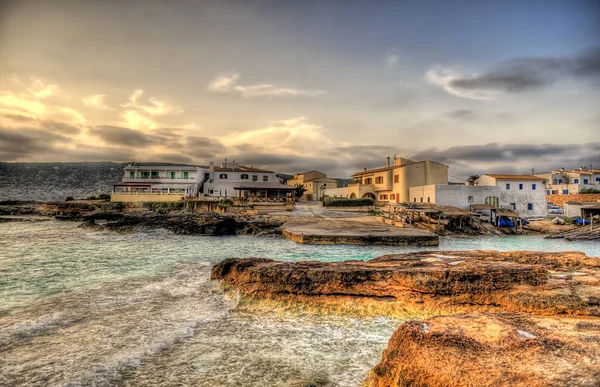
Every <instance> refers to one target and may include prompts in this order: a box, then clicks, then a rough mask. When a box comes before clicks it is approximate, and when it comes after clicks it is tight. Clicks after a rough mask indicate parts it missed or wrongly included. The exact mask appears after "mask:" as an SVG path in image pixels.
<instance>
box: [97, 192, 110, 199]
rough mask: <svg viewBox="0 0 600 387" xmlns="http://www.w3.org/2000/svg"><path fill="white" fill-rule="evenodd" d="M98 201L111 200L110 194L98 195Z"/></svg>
mask: <svg viewBox="0 0 600 387" xmlns="http://www.w3.org/2000/svg"><path fill="white" fill-rule="evenodd" d="M98 199H100V200H110V194H105V193H103V194H100V195H98Z"/></svg>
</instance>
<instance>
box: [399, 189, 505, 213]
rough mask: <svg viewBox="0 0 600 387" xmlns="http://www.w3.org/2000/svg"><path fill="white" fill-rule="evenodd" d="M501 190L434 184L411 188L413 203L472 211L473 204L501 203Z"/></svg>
mask: <svg viewBox="0 0 600 387" xmlns="http://www.w3.org/2000/svg"><path fill="white" fill-rule="evenodd" d="M500 191H501V188H500V187H497V186H480V185H447V184H432V185H424V186H419V187H411V188H410V201H411V202H413V203H423V202H426V203H433V204H436V205H438V206H453V207H458V208H461V209H463V210H470V208H471V205H472V204H493V202H495V201H499V199H498V198H499V197H500V196H501V192H500Z"/></svg>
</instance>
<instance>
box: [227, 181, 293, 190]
mask: <svg viewBox="0 0 600 387" xmlns="http://www.w3.org/2000/svg"><path fill="white" fill-rule="evenodd" d="M233 189H236V190H238V191H295V190H296V187H292V186H290V185H285V184H281V183H277V182H270V181H267V182H248V183H243V184H239V185H236V186H234V187H233Z"/></svg>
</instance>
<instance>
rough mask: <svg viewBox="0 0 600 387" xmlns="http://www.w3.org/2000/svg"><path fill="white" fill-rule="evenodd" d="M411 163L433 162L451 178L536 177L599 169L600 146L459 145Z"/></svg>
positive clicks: (425, 153) (431, 152)
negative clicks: (446, 168)
mask: <svg viewBox="0 0 600 387" xmlns="http://www.w3.org/2000/svg"><path fill="white" fill-rule="evenodd" d="M408 158H409V159H412V160H435V161H438V162H441V163H444V164H447V165H449V166H450V168H451V173H452V174H458V175H460V174H462V175H463V176H468V175H472V174H474V173H477V174H483V173H531V169H532V168H533V169H534V170H535V171H536V172H537V173H542V172H547V171H550V170H551V169H558V168H560V167H565V168H579V167H580V166H589V165H590V164H592V165H596V166H600V142H595V143H586V144H564V145H556V144H541V145H536V144H497V143H490V144H485V145H463V146H455V147H450V148H447V149H442V150H439V149H430V150H426V151H422V152H418V153H415V154H412V155H410V156H409V157H408Z"/></svg>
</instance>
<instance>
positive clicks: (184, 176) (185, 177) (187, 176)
mask: <svg viewBox="0 0 600 387" xmlns="http://www.w3.org/2000/svg"><path fill="white" fill-rule="evenodd" d="M189 177H190V173H189V172H187V171H186V172H183V178H184V179H189Z"/></svg>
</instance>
